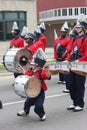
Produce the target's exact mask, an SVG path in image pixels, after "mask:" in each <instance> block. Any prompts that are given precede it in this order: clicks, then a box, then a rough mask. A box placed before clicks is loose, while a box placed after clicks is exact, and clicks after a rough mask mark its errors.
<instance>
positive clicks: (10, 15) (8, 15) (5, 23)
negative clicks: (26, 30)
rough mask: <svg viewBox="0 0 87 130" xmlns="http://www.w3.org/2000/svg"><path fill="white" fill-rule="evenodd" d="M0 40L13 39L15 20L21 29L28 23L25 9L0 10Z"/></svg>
mask: <svg viewBox="0 0 87 130" xmlns="http://www.w3.org/2000/svg"><path fill="white" fill-rule="evenodd" d="M0 21H2V22H0V26H1V27H0V40H9V39H11V30H12V26H13V22H14V21H16V22H17V24H18V27H19V29H20V31H21V30H22V28H23V26H25V25H26V12H25V11H0Z"/></svg>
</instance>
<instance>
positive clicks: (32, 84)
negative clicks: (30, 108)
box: [25, 76, 41, 98]
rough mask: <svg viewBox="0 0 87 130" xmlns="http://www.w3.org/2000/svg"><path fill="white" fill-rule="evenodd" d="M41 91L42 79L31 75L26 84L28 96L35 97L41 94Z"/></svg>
mask: <svg viewBox="0 0 87 130" xmlns="http://www.w3.org/2000/svg"><path fill="white" fill-rule="evenodd" d="M40 91H41V81H40V80H39V79H38V78H36V77H34V76H32V77H30V78H29V80H28V82H27V84H26V86H25V93H26V95H27V97H30V98H35V97H37V96H38V95H39V93H40Z"/></svg>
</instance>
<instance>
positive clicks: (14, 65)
mask: <svg viewBox="0 0 87 130" xmlns="http://www.w3.org/2000/svg"><path fill="white" fill-rule="evenodd" d="M23 55H24V56H25V57H26V58H27V63H26V65H25V66H23V67H24V69H25V70H26V71H27V70H28V69H29V65H30V60H31V58H32V54H31V53H30V51H28V50H26V49H24V48H11V49H8V50H7V52H6V53H5V55H4V56H3V64H4V66H5V68H6V69H7V70H8V71H10V72H18V73H21V72H20V68H19V64H20V58H21V57H22V56H23Z"/></svg>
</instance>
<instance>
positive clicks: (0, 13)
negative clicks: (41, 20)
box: [0, 0, 37, 41]
mask: <svg viewBox="0 0 87 130" xmlns="http://www.w3.org/2000/svg"><path fill="white" fill-rule="evenodd" d="M14 21H16V22H17V24H18V27H19V29H20V31H21V30H22V28H23V26H27V27H28V29H29V31H30V32H33V31H34V29H35V28H36V25H37V15H36V0H0V41H6V40H10V39H11V29H12V25H13V22H14Z"/></svg>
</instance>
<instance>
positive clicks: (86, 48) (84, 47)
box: [67, 36, 87, 61]
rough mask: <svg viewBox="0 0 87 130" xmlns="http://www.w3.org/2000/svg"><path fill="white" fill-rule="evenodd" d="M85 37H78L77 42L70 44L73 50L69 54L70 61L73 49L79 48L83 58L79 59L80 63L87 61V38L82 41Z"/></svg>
mask: <svg viewBox="0 0 87 130" xmlns="http://www.w3.org/2000/svg"><path fill="white" fill-rule="evenodd" d="M82 39H83V36H80V37H77V38H76V39H75V41H74V42H73V43H72V44H70V46H69V49H70V50H71V51H70V52H69V54H68V57H67V59H68V60H70V55H71V52H72V51H73V48H74V47H75V46H77V47H78V48H79V52H80V54H81V57H80V58H79V59H78V60H79V61H87V38H86V37H85V39H84V41H82Z"/></svg>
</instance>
